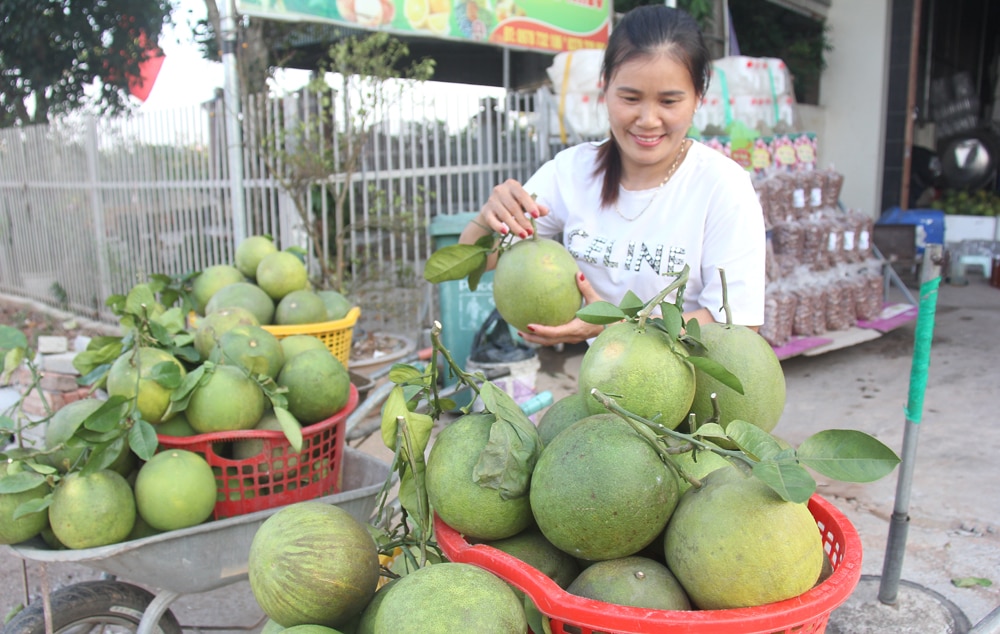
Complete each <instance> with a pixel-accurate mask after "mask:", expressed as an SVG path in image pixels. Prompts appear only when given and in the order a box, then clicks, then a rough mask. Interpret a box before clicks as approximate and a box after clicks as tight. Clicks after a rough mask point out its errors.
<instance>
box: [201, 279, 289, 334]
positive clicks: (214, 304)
mask: <svg viewBox="0 0 1000 634" xmlns="http://www.w3.org/2000/svg"><path fill="white" fill-rule="evenodd" d="M224 308H245V309H246V310H247V311H249V312H250V314H252V315H253V316H254V318H255V319H256V320H257V324H258V325H261V326H264V325H267V324H270V323H271V322H272V321H273V320H274V300H273V299H271V297H270V296H269V295H268V294H267V293H265V292H264V290H263V289H262V288H260V287H259V286H256V285H254V284H251V283H249V282H237V283H236V284H230V285H229V286H225V287H223V288H221V289H219V291H218V292H217V293H216V294H215V295H213V296H212V299H210V300H208V304H207V305H206V306H205V314H206V316H207V315H211V314H212V313H215V312H218V311H220V310H222V309H224Z"/></svg>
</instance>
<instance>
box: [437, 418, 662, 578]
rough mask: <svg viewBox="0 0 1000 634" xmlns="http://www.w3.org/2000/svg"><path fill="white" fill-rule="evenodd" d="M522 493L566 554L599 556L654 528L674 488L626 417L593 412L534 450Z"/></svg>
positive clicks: (631, 548)
mask: <svg viewBox="0 0 1000 634" xmlns="http://www.w3.org/2000/svg"><path fill="white" fill-rule="evenodd" d="M428 471H429V465H428ZM530 498H531V510H532V512H533V513H534V516H535V521H536V523H537V524H538V528H539V529H540V530H541V531H542V534H544V535H545V537H546V539H548V540H549V541H550V542H552V543H553V544H554V545H555V546H556V547H557V548H559V549H561V550H564V551H566V552H567V553H569V554H571V555H573V556H574V557H578V558H580V559H587V560H590V561H600V560H604V559H615V558H617V557H626V556H628V555H634V554H635V553H637V552H639V551H640V550H642V549H643V548H645V547H646V546H647V545H649V544H650V543H651V542H652V541H653V540H654V539H656V538H657V537H658V536H660V534H661V533H662V532H663V528H664V527H665V526H666V525H667V521H668V520H669V519H670V515H671V513H673V511H674V507H675V506H676V505H677V498H678V488H677V479H676V476H675V475H674V472H673V470H671V469H670V467H668V466H667V465H665V464H664V463H663V460H662V459H661V458H660V455H659V454H658V453H657V452H656V451H655V450H654V449H653V448H652V447H651V446H650V444H649V442H648V441H647V440H645V439H644V438H643V437H642V436H640V435H639V434H638V433H637V432H636V431H635V430H634V429H632V426H631V425H629V424H628V423H627V422H625V421H624V420H622V419H620V418H618V417H613V418H611V417H609V416H607V415H595V416H589V417H587V418H584V419H583V420H581V421H579V422H577V423H575V424H573V425H571V426H569V427H567V428H566V429H564V430H563V431H562V432H561V433H560V434H559V435H558V436H556V437H555V438H554V439H553V440H552V442H551V443H550V444H549V445H548V446H546V447H545V449H543V450H542V454H541V456H539V458H538V462H537V463H536V464H535V469H534V471H533V472H532V475H531V495H530Z"/></svg>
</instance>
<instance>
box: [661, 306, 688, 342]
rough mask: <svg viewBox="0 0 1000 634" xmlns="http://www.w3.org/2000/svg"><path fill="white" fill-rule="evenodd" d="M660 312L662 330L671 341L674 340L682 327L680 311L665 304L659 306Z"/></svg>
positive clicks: (682, 318)
mask: <svg viewBox="0 0 1000 634" xmlns="http://www.w3.org/2000/svg"><path fill="white" fill-rule="evenodd" d="M660 311H661V315H662V316H661V317H660V319H661V320H662V321H663V329H664V330H666V331H667V334H668V335H670V338H671V339H676V338H677V337H679V336H680V334H681V329H682V328H683V327H684V317H683V316H681V311H680V310H679V309H678V308H677V307H676V306H674V305H673V304H667V303H663V304H660Z"/></svg>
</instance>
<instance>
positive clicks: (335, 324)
mask: <svg viewBox="0 0 1000 634" xmlns="http://www.w3.org/2000/svg"><path fill="white" fill-rule="evenodd" d="M360 316H361V308H359V307H358V306H355V307H353V308H351V310H349V311H348V312H347V316H346V317H344V318H343V319H336V320H334V321H319V322H316V323H314V324H301V325H298V326H272V325H267V326H261V328H263V329H264V330H266V331H268V332H269V333H271V334H272V335H274V336H275V337H277V338H278V339H283V338H285V337H290V336H292V335H312V336H314V337H317V338H319V339H320V340H322V341H323V343H324V344H326V347H327V348H328V349H329V350H330V352H331V353H333V356H335V357H337V359H339V360H340V362H341V363H343V364H344V367H345V368H346V367H349V363H350V360H351V336H352V335H353V334H354V324H356V323H357V321H358V317H360Z"/></svg>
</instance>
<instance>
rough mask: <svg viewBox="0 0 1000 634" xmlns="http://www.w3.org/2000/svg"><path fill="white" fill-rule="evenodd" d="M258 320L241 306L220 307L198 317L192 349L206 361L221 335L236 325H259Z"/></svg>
mask: <svg viewBox="0 0 1000 634" xmlns="http://www.w3.org/2000/svg"><path fill="white" fill-rule="evenodd" d="M259 325H260V321H258V319H257V317H256V316H254V314H253V313H251V312H250V311H249V310H247V309H246V308H243V307H242V306H230V307H228V308H220V309H218V310H216V311H214V312H213V313H212V314H210V315H206V316H204V317H202V318H200V319H199V320H198V322H197V325H196V326H195V331H194V349H195V350H197V351H198V355H199V356H201V360H202V361H207V360H208V358H209V357H210V356H211V355H212V351H213V350H215V346H216V345H217V344H218V342H219V339H221V338H222V335H224V334H226V333H227V332H229V330H230V329H232V328H235V327H236V326H259Z"/></svg>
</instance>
